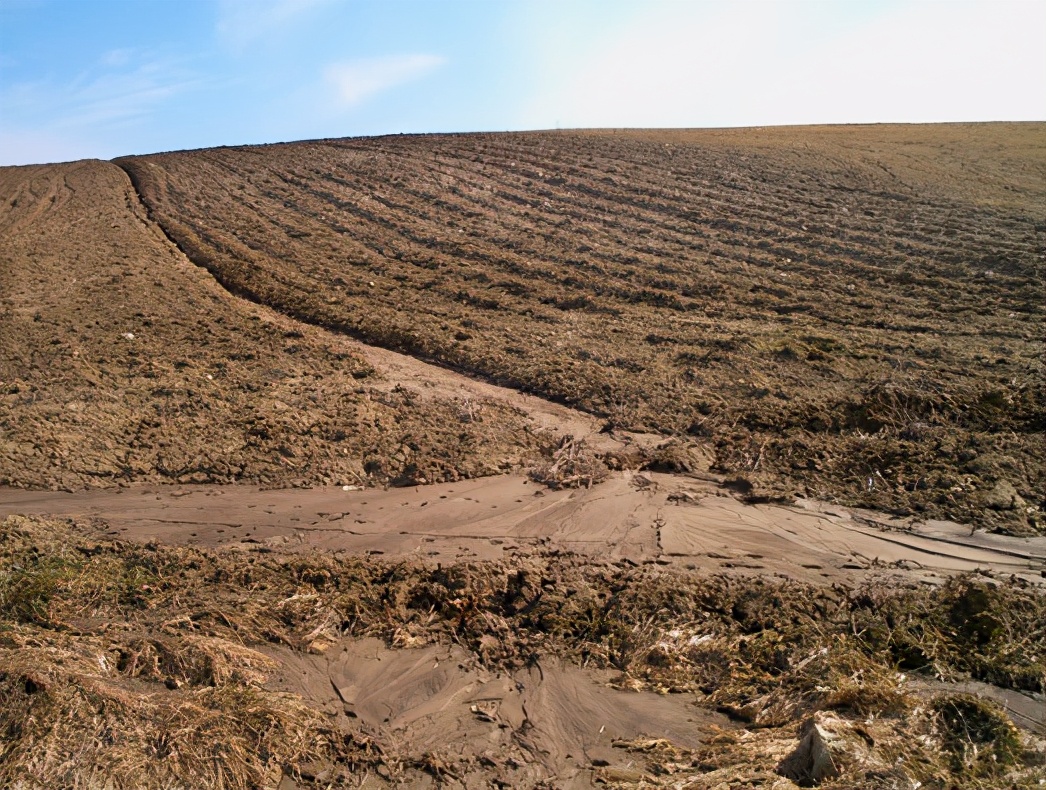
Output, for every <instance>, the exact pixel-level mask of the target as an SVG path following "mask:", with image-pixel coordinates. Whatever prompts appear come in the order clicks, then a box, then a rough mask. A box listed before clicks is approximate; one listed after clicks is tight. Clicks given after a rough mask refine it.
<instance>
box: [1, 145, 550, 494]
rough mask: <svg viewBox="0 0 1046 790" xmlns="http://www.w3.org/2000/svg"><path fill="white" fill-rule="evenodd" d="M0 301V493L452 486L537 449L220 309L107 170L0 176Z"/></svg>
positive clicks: (116, 172)
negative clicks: (236, 483)
mask: <svg viewBox="0 0 1046 790" xmlns="http://www.w3.org/2000/svg"><path fill="white" fill-rule="evenodd" d="M0 300H2V304H3V309H2V310H0V484H7V485H16V486H22V487H37V488H40V487H43V488H74V489H75V488H81V487H85V486H95V485H112V484H113V483H116V482H120V481H128V480H140V481H156V480H172V481H173V480H178V481H182V482H186V481H196V482H227V481H231V480H253V481H255V482H260V483H265V484H269V485H277V484H279V485H289V484H293V483H297V482H309V483H318V482H327V483H328V484H339V485H340V484H352V483H359V482H361V481H362V480H363V479H365V478H366V479H370V480H373V479H377V480H379V481H381V480H386V479H390V478H392V479H396V478H398V477H404V478H406V479H410V480H417V479H421V478H425V479H430V480H439V479H457V478H459V477H461V476H470V475H475V474H484V473H486V474H489V473H493V472H496V471H498V470H499V469H503V468H506V467H508V466H511V465H513V464H515V463H518V462H519V460H520V457H521V454H522V455H525V454H526V453H527V452H528V448H533V447H535V446H537V444H538V443H539V440H538V439H537V438H536V437H535V436H534V435H533V433H532V432H531V431H530V429H529V428H528V427H527V421H526V420H525V419H524V417H523V415H522V414H521V413H519V412H518V411H516V410H515V409H513V408H511V407H508V406H505V405H503V404H496V403H490V404H485V403H483V402H480V403H475V404H464V403H462V402H461V400H460V399H458V398H456V397H454V396H453V395H451V394H447V393H443V394H441V395H439V396H437V397H433V398H428V397H424V396H419V395H417V394H415V393H413V392H412V391H411V390H409V389H404V388H402V387H398V388H397V387H396V386H394V385H397V384H399V383H400V382H387V381H383V380H381V377H380V376H379V375H377V374H376V372H375V371H374V370H373V368H372V367H371V366H370V365H369V364H368V363H367V362H366V361H365V359H364V358H363V357H362V355H361V354H360V353H359V351H358V350H357V349H356V347H355V346H353V345H351V344H350V343H349V342H348V341H346V339H345V338H341V337H338V336H333V335H331V334H330V333H327V332H324V331H323V330H320V329H317V328H315V327H308V326H304V327H300V326H297V325H295V324H293V323H292V322H289V321H287V320H286V319H284V318H282V317H281V316H279V315H276V314H273V313H272V312H271V311H268V310H265V309H261V308H258V307H256V306H254V305H251V304H248V303H246V302H243V301H242V300H239V299H236V298H235V297H231V296H230V295H229V294H228V293H227V292H226V291H224V290H223V289H222V288H221V287H219V286H218V285H217V284H216V283H215V282H214V280H213V279H212V278H211V277H210V276H209V275H207V274H206V272H204V271H202V270H201V269H199V268H198V267H196V266H194V265H193V264H192V263H190V262H189V261H188V260H186V258H185V257H184V256H183V255H182V254H181V253H180V252H179V251H178V250H177V249H176V248H175V247H174V245H172V244H171V243H170V242H169V241H167V239H166V238H164V236H163V234H162V232H161V231H160V229H159V228H157V227H156V226H155V225H154V224H152V223H151V222H150V221H149V220H148V219H147V218H146V216H145V212H144V209H143V208H142V207H141V205H140V203H139V202H138V198H137V195H136V194H135V192H134V190H133V189H132V187H131V184H130V182H129V181H128V179H127V176H126V174H125V173H124V172H123V171H121V170H120V169H119V168H118V167H116V166H115V165H112V164H110V163H107V162H98V161H84V162H77V163H73V164H66V165H52V166H39V167H22V168H0ZM403 383H406V384H408V385H409V384H410V382H403Z"/></svg>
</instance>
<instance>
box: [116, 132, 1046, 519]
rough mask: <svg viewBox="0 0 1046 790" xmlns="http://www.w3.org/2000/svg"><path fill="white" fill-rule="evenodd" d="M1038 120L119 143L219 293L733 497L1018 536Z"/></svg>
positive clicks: (1029, 439) (1038, 399)
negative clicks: (668, 446)
mask: <svg viewBox="0 0 1046 790" xmlns="http://www.w3.org/2000/svg"><path fill="white" fill-rule="evenodd" d="M1044 139H1046V126H1044V125H1042V124H994V125H992V124H987V125H954V126H933V127H890V126H881V127H879V126H877V127H847V128H809V129H773V130H734V131H708V132H697V131H695V132H685V131H673V132H627V133H626V132H621V133H612V132H590V133H574V132H562V133H559V132H557V133H530V134H504V135H458V136H429V137H391V138H376V139H361V140H331V141H318V142H310V143H296V144H290V145H280V146H269V147H255V148H226V149H214V150H207V151H196V152H183V153H175V154H165V155H157V156H150V157H135V158H128V159H123V160H119V164H120V165H121V166H122V167H124V168H125V169H126V170H127V171H128V172H129V173H130V174H131V176H132V179H133V180H134V182H135V184H136V186H137V187H138V188H139V191H140V192H141V194H142V196H143V198H144V200H145V201H146V203H147V204H148V206H149V208H150V210H151V212H152V213H153V215H154V216H155V217H156V219H157V220H158V221H159V222H160V223H161V224H162V225H163V226H164V228H165V230H166V231H167V232H168V234H169V235H170V236H171V237H172V238H173V239H174V240H175V241H176V242H177V243H178V244H179V245H180V246H181V247H182V248H183V249H184V250H186V252H187V253H188V254H189V255H190V257H192V259H193V260H195V261H196V262H198V263H200V264H202V265H205V266H206V267H207V268H208V269H210V270H211V271H212V272H213V273H214V274H215V275H216V276H217V277H218V279H219V280H220V281H221V282H222V283H223V284H225V285H226V286H227V287H228V288H230V289H231V290H233V291H235V292H239V293H243V294H245V295H247V296H249V297H250V298H252V299H254V300H256V301H258V302H261V303H264V304H267V305H270V306H272V307H274V308H276V309H277V310H279V311H281V312H283V313H285V314H289V315H292V316H294V317H296V318H299V319H302V320H305V321H308V322H311V323H314V324H318V325H322V326H326V327H331V328H334V329H337V330H339V331H345V332H349V333H351V334H353V335H356V336H359V337H361V338H363V339H365V340H366V341H368V342H371V343H376V344H378V345H382V346H385V347H388V348H394V349H399V350H404V351H407V352H409V353H412V354H417V355H419V356H422V357H425V358H427V359H430V360H432V361H436V362H439V363H441V364H444V365H448V366H452V367H457V368H460V369H464V370H466V371H469V372H473V373H478V374H480V375H483V376H485V377H489V378H491V379H494V380H496V381H500V382H503V383H507V384H510V385H512V386H515V387H518V388H521V389H523V390H526V391H532V392H536V393H540V394H542V395H545V396H547V397H550V398H553V399H556V400H560V401H563V402H566V403H570V404H574V405H578V406H580V407H582V408H584V409H586V410H589V411H591V412H593V413H596V414H600V415H604V416H605V417H607V418H608V419H609V420H610V421H611V422H613V423H615V424H618V425H626V426H630V427H645V428H652V429H656V430H659V431H662V432H666V433H681V434H688V435H691V436H694V437H698V438H701V439H703V440H704V441H707V443H708V444H709V445H710V446H712V447H713V448H714V450H715V453H716V457H717V463H718V465H719V467H720V468H721V469H722V470H724V471H728V472H732V473H736V474H738V475H741V476H743V477H745V478H746V479H747V480H748V481H750V482H751V483H752V484H754V485H755V486H756V493H757V494H764V495H767V494H769V495H785V496H790V495H792V494H795V493H797V492H799V493H804V494H806V495H813V496H817V497H823V498H829V499H837V500H840V501H843V502H846V503H849V504H858V505H863V506H870V507H878V508H886V509H890V510H893V511H895V512H900V513H913V514H931V515H945V516H948V517H951V518H957V519H960V520H965V521H973V522H975V523H979V524H982V525H986V526H993V527H1000V528H1006V529H1010V530H1017V531H1019V530H1022V529H1027V528H1029V526H1030V527H1032V528H1038V527H1039V526H1041V524H1042V521H1041V518H1042V516H1041V510H1042V508H1041V503H1042V501H1043V492H1044V490H1046V471H1044V458H1043V455H1044V454H1043V425H1044V423H1046V412H1044V406H1043V399H1042V386H1041V384H1042V368H1041V355H1042V351H1043V344H1042V328H1043V317H1044V308H1043V287H1042V283H1043V272H1044V269H1043V261H1042V251H1043V249H1044V247H1046V225H1043V223H1042V219H1041V218H1042V216H1043V215H1044V214H1046V190H1044V189H1043V183H1046V146H1044V143H1043V141H1044Z"/></svg>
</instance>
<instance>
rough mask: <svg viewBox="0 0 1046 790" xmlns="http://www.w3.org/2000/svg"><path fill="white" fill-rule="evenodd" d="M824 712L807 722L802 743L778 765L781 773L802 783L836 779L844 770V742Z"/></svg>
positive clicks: (802, 732)
mask: <svg viewBox="0 0 1046 790" xmlns="http://www.w3.org/2000/svg"><path fill="white" fill-rule="evenodd" d="M830 724H831V723H830V722H829V721H828V720H827V717H825V716H824V715H823V714H820V713H816V714H814V715H813V716H811V717H810V718H809V719H807V720H806V721H805V722H803V726H802V727H801V728H800V730H799V746H798V747H796V749H795V751H794V752H792V753H791V754H790V755H788V756H787V757H786V758H785V759H784V760H782V761H781V764H780V765H779V766H778V767H777V773H779V774H780V775H781V776H784V777H787V778H788V779H791V780H792V781H793V782H795V783H796V784H798V785H800V786H801V787H810V786H811V785H812V784H820V783H821V782H823V781H824V780H825V779H835V778H836V777H837V776H839V773H840V770H841V765H840V763H841V759H840V758H842V757H843V755H842V754H841V752H842V747H843V746H844V742H843V741H842V739H841V738H840V737H839V736H838V735H837V734H836V733H834V732H832V728H831V726H830Z"/></svg>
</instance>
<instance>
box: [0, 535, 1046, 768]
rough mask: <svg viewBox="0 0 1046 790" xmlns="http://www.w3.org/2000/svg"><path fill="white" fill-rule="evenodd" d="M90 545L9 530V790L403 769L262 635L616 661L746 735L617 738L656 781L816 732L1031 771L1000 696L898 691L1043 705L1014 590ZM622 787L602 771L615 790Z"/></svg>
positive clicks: (911, 761)
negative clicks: (316, 698) (321, 705)
mask: <svg viewBox="0 0 1046 790" xmlns="http://www.w3.org/2000/svg"><path fill="white" fill-rule="evenodd" d="M90 531H91V530H90V528H89V525H86V524H70V523H64V522H48V521H44V520H40V519H28V518H22V517H11V518H9V519H7V520H6V521H5V522H4V523H3V524H2V525H0V615H2V620H0V685H2V687H3V689H2V691H3V698H4V699H5V703H4V705H3V706H2V710H0V717H2V722H0V726H2V728H3V732H4V733H5V734H6V735H5V738H4V746H3V748H2V751H0V779H2V781H4V782H6V783H13V782H16V781H19V780H21V781H25V782H30V786H31V782H36V783H37V785H38V786H54V785H56V784H61V785H63V786H83V787H87V786H92V784H98V783H105V782H112V783H114V784H115V786H118V787H182V786H193V785H194V784H195V785H199V784H201V783H202V784H206V785H208V786H215V787H254V786H260V785H263V784H265V783H266V782H269V781H271V780H272V777H277V778H278V776H279V775H280V773H281V772H283V773H288V774H292V775H300V773H301V770H302V766H308V765H312V764H314V763H315V762H316V761H321V762H324V763H325V764H331V765H335V766H338V770H340V771H341V772H343V775H344V776H345V777H346V781H350V782H351V781H353V780H354V779H353V778H355V779H357V780H358V779H359V778H360V777H361V776H362V771H363V770H364V769H365V768H367V767H370V768H376V767H377V766H379V765H382V764H385V763H387V764H388V765H391V766H396V770H397V771H403V770H407V769H406V768H404V766H403V764H402V763H401V762H400V761H399V758H397V756H396V752H395V743H394V742H393V741H385V742H383V741H382V739H380V738H378V739H377V740H372V739H369V738H366V737H363V736H361V735H360V734H359V733H354V732H350V731H345V730H343V729H339V727H337V726H335V725H334V724H333V723H332V721H331V720H330V719H327V718H325V717H324V716H322V715H320V714H318V713H316V712H315V711H314V710H313V709H310V707H309V706H308V704H307V703H306V701H305V700H303V699H301V698H298V697H296V696H294V695H288V694H278V693H275V692H272V691H269V690H267V687H266V678H268V677H270V676H271V675H273V674H274V673H277V672H279V671H280V668H279V665H278V661H276V660H274V659H273V658H272V656H273V655H274V654H273V653H272V651H271V649H270V646H272V645H274V644H278V645H286V646H290V647H292V648H294V649H297V650H312V651H314V652H315V651H321V652H322V651H323V650H325V649H326V648H327V646H328V645H330V644H332V643H334V642H336V641H337V640H340V639H342V638H345V637H358V636H364V635H375V636H379V637H381V638H383V639H384V640H386V642H387V643H388V644H390V645H393V646H395V645H414V644H423V643H427V642H436V641H442V642H454V643H457V644H459V645H462V646H464V647H465V648H467V649H468V650H469V651H471V652H472V654H473V655H474V656H475V659H476V660H477V661H479V662H481V663H482V664H484V665H486V666H488V667H492V668H497V667H500V668H503V669H511V668H513V667H525V666H529V665H532V664H533V663H535V662H539V663H540V662H541V660H542V657H543V656H546V655H549V654H554V655H558V656H561V657H564V658H566V659H568V660H570V661H573V662H576V663H578V664H580V665H587V666H596V667H606V668H612V669H614V670H615V671H616V678H617V679H616V680H615V683H616V684H617V685H619V686H621V687H622V688H634V689H637V690H640V689H641V690H646V691H647V692H650V691H660V692H661V693H670V692H673V691H690V692H693V693H695V694H696V695H697V696H698V699H699V700H701V703H700V704H702V705H705V706H709V707H714V708H718V709H719V710H722V711H725V712H727V713H728V714H729V715H730V716H731V717H732V718H733V719H735V720H736V721H737V722H738V727H737V729H733V730H724V731H723V732H722V733H721V734H720V735H718V736H715V737H713V738H712V739H710V740H709V741H708V742H707V743H706V744H705V745H704V746H703V747H702V748H701V749H700V750H698V751H696V752H690V751H686V750H681V749H679V748H677V747H675V746H673V745H672V744H671V743H669V742H661V741H658V740H657V738H656V733H654V734H652V737H653V740H649V741H645V742H642V743H640V742H635V743H627V744H620V745H619V748H622V749H629V750H632V751H633V752H634V753H635V755H636V763H637V765H640V766H643V768H642V771H641V774H642V775H643V776H647V777H648V778H649V781H650V783H651V784H664V785H666V786H682V787H695V788H696V787H713V786H716V784H717V782H721V781H735V782H736V781H743V780H751V781H757V780H758V781H762V780H764V779H768V778H774V779H775V780H782V781H783V778H782V771H784V772H785V773H788V771H789V770H791V769H787V770H786V769H783V768H782V767H781V766H782V763H784V762H785V761H786V760H787V759H788V757H789V755H790V754H792V753H793V752H794V751H795V750H796V749H797V748H798V747H799V741H798V740H797V737H796V733H797V732H798V729H797V728H799V726H800V724H802V723H803V722H809V721H814V722H815V723H817V726H819V727H820V728H821V730H820V732H821V733H822V734H821V735H818V736H817V737H818V738H821V739H822V740H824V741H825V742H826V743H828V742H831V743H832V744H834V746H832V748H834V749H835V750H836V752H835V753H836V758H837V759H836V763H838V772H837V774H836V775H835V777H834V778H833V779H832V781H834V782H835V783H836V784H835V785H833V786H839V787H844V786H846V787H853V786H869V787H872V786H881V785H877V784H876V783H877V782H878V783H881V782H883V781H887V780H891V781H892V780H893V779H896V780H898V781H907V782H911V781H916V780H917V781H921V782H923V783H925V784H927V785H928V786H931V787H945V786H950V784H951V783H956V784H957V785H958V786H962V787H978V786H983V787H989V786H992V783H998V782H1007V783H1009V782H1010V781H1016V782H1018V783H1025V784H1029V785H1030V784H1033V780H1036V777H1043V776H1044V774H1043V770H1044V769H1043V763H1042V760H1043V753H1042V751H1041V749H1042V743H1041V742H1040V741H1035V740H1034V739H1032V740H1029V737H1030V736H1028V735H1026V734H1023V733H1020V732H1019V731H1017V730H1016V729H1014V727H1013V725H1012V723H1011V722H1009V720H1008V719H1007V718H1006V716H1005V714H1003V713H1002V712H1001V711H1000V710H999V709H998V708H996V707H995V706H994V705H993V704H991V703H987V702H985V701H983V700H979V699H977V698H975V697H967V696H962V695H955V694H943V695H941V694H937V695H930V696H926V695H925V694H922V693H916V691H917V690H918V686H917V684H913V679H915V678H918V677H919V676H921V675H924V674H928V675H933V676H936V677H943V678H955V679H960V678H964V677H974V678H981V679H985V680H989V681H991V682H993V683H995V684H997V685H999V686H1002V687H1005V688H1011V689H1026V690H1029V691H1037V692H1039V693H1041V692H1042V691H1043V684H1044V681H1046V653H1044V647H1043V646H1044V645H1046V630H1044V629H1046V625H1044V624H1046V598H1044V597H1043V595H1042V592H1041V590H1039V589H1034V588H1029V587H1025V586H1021V585H1019V584H1016V583H1014V582H1006V581H998V580H991V579H986V578H981V577H958V578H955V579H952V580H951V581H949V582H947V583H946V584H944V585H943V586H942V587H940V588H927V587H925V586H912V587H903V588H900V589H897V588H894V587H888V586H885V585H883V584H880V583H875V582H870V583H868V584H866V585H864V586H862V587H860V588H857V589H850V588H845V587H841V586H835V587H831V588H817V587H811V586H808V585H803V584H798V583H794V582H785V581H780V580H759V579H748V580H745V579H737V578H729V577H722V576H701V575H696V574H692V573H686V572H681V571H666V570H664V569H662V568H659V567H658V566H643V567H632V566H630V565H628V564H627V563H621V564H599V563H595V564H584V563H581V562H579V561H578V558H576V557H573V556H569V555H558V554H551V555H528V556H523V557H520V558H517V560H516V561H515V562H513V563H511V564H508V563H475V564H469V563H465V564H459V565H454V566H451V567H439V566H437V567H431V566H428V565H425V564H422V563H418V562H399V563H387V562H381V561H379V560H374V559H363V558H359V557H347V556H331V555H324V554H302V555H280V554H273V553H264V552H245V551H242V550H225V551H201V550H198V549H191V548H184V547H167V546H162V545H148V546H141V545H136V544H129V543H122V542H117V541H111V540H106V539H98V538H87V537H84V535H85V534H86V533H89V532H90ZM804 726H805V725H804ZM810 726H812V725H810ZM807 730H809V727H807ZM810 731H811V732H812V731H813V730H810ZM832 733H835V735H832ZM811 737H813V736H811ZM833 739H834V740H833ZM847 744H850V745H849V746H847ZM857 744H860V746H859V747H858V746H857ZM815 745H816V744H815ZM818 748H820V747H818ZM825 748H828V747H825ZM898 758H901V759H900V760H899V759H898ZM796 759H798V758H796ZM803 759H804V760H805V759H806V758H803ZM800 762H802V761H800ZM794 763H795V760H793V762H792V763H788V765H793V764H794ZM441 765H442V764H441ZM802 765H807V763H805V762H804V763H802ZM443 767H444V768H445V769H446V770H447V771H449V772H450V773H449V774H447V775H448V776H450V775H454V772H455V771H456V770H457V768H456V767H455V766H454V765H444V766H443ZM803 770H806V769H803ZM811 770H812V769H811ZM796 771H799V769H796ZM306 773H308V771H306ZM615 776H617V775H616V774H614V773H613V771H611V770H610V769H607V775H606V776H605V777H604V779H606V781H608V782H615V781H621V782H624V781H625V779H627V777H624V778H622V777H621V776H617V778H616V779H615ZM759 777H762V779H759ZM795 778H797V779H801V776H800V774H799V773H796V774H795ZM305 781H306V783H307V781H308V780H305ZM681 782H682V784H680V783H681ZM829 784H830V783H829Z"/></svg>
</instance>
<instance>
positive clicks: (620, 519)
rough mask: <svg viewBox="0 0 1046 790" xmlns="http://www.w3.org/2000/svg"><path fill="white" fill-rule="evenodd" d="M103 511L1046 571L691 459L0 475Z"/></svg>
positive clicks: (989, 548) (426, 544) (591, 547)
mask: <svg viewBox="0 0 1046 790" xmlns="http://www.w3.org/2000/svg"><path fill="white" fill-rule="evenodd" d="M18 513H24V514H30V513H32V514H37V515H44V516H51V517H61V518H69V519H74V520H84V519H88V520H90V519H97V520H99V521H101V522H103V523H105V524H106V525H108V527H109V529H110V532H109V534H110V535H111V536H113V537H116V538H119V539H121V540H132V541H136V542H140V543H148V542H156V541H158V542H165V543H170V542H176V543H184V544H186V545H195V546H206V547H211V548H218V547H229V546H232V547H238V548H242V549H248V550H249V549H251V548H254V547H265V548H267V549H268V550H274V549H275V550H280V551H287V550H291V551H309V550H314V549H323V550H328V551H349V552H351V553H353V554H359V555H364V556H372V557H381V558H382V559H384V560H389V561H397V560H418V561H428V562H441V563H455V562H463V561H465V562H468V561H501V560H509V561H510V560H511V559H512V558H516V557H525V556H529V555H531V554H533V553H534V552H542V551H557V552H565V553H569V554H573V555H577V556H578V557H579V558H585V559H586V560H587V561H593V560H600V559H601V560H614V561H623V562H626V563H630V564H632V565H640V564H655V565H657V566H672V567H676V568H680V569H688V570H700V571H702V572H723V573H734V574H738V575H741V576H773V577H777V578H787V579H793V580H800V581H804V582H808V583H814V584H816V583H844V584H850V585H853V584H857V583H859V582H861V581H864V580H867V579H869V578H887V577H889V576H890V575H891V574H892V575H894V576H895V577H896V578H898V579H899V580H901V581H902V582H904V583H908V582H911V581H912V580H914V579H922V580H926V581H931V582H932V581H933V580H937V583H940V581H941V580H943V579H944V578H947V577H948V576H950V575H953V574H955V573H961V572H973V571H978V570H981V571H985V572H993V573H1000V574H1003V575H1013V576H1014V577H1017V578H1021V579H1022V580H1024V581H1025V582H1026V583H1028V584H1033V585H1042V584H1046V537H1039V536H1036V537H1023V538H1022V537H1010V536H1005V535H995V534H990V533H983V532H978V533H971V530H970V528H969V527H968V526H964V525H960V524H956V523H953V522H945V521H930V522H912V521H905V520H901V519H897V518H891V517H889V516H885V515H883V514H876V513H872V512H867V511H860V510H858V511H851V510H849V509H847V508H842V507H840V506H838V505H824V504H821V503H817V502H814V501H810V500H803V501H801V502H799V503H796V504H795V505H791V506H786V505H778V504H762V505H752V504H746V503H743V502H740V501H738V500H737V499H736V498H735V497H734V496H731V492H730V491H729V490H728V489H726V488H724V487H722V486H720V485H717V484H716V483H713V482H709V481H706V480H701V479H697V478H693V477H687V476H684V475H670V474H658V473H649V472H642V473H615V474H614V475H612V476H611V477H610V478H609V479H608V480H607V481H605V482H603V483H601V484H599V485H597V486H594V487H592V488H590V489H584V488H581V489H563V490H558V491H557V490H549V489H546V488H545V487H544V486H541V485H536V484H535V483H533V482H532V481H531V480H529V479H528V478H526V477H523V476H519V475H503V476H499V477H491V478H482V479H477V480H464V481H460V482H458V483H441V484H435V485H427V486H421V487H415V488H391V489H387V490H382V489H375V490H352V491H343V490H342V489H341V488H325V489H281V490H266V489H259V488H257V487H250V486H221V487H214V486H177V487H170V486H163V487H161V486H148V485H144V486H133V487H129V488H122V489H118V490H116V491H93V492H81V493H60V492H59V493H53V492H30V491H25V492H21V491H17V490H12V489H6V490H5V489H0V517H3V516H7V515H12V514H18Z"/></svg>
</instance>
